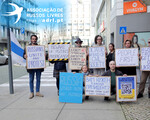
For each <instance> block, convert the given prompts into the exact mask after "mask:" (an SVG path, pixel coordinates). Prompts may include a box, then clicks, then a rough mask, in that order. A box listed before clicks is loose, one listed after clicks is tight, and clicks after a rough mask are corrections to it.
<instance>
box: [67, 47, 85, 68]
mask: <svg viewBox="0 0 150 120" xmlns="http://www.w3.org/2000/svg"><path fill="white" fill-rule="evenodd" d="M83 65H86V48H70V50H69V68H70V69H71V70H81V67H82V66H83Z"/></svg>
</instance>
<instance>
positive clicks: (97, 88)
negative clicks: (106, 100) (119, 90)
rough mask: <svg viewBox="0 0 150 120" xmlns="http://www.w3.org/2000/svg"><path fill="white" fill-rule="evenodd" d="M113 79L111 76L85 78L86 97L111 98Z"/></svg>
mask: <svg viewBox="0 0 150 120" xmlns="http://www.w3.org/2000/svg"><path fill="white" fill-rule="evenodd" d="M110 91H111V78H110V77H109V76H100V77H94V76H92V77H89V76H86V78H85V95H87V96H107V97H108V96H110V95H111V94H110Z"/></svg>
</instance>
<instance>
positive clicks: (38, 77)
mask: <svg viewBox="0 0 150 120" xmlns="http://www.w3.org/2000/svg"><path fill="white" fill-rule="evenodd" d="M35 73H36V92H39V91H40V82H41V70H39V69H33V70H32V71H31V72H30V73H29V86H30V92H31V93H33V92H34V74H35Z"/></svg>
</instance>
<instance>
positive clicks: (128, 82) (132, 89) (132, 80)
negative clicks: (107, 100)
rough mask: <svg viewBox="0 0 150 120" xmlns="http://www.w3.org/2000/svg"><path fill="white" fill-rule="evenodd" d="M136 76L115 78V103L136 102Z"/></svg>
mask: <svg viewBox="0 0 150 120" xmlns="http://www.w3.org/2000/svg"><path fill="white" fill-rule="evenodd" d="M136 83H137V80H136V76H128V77H122V76H117V77H116V101H117V102H122V101H136V100H137V91H136V90H137V89H136Z"/></svg>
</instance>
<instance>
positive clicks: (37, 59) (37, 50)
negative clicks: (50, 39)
mask: <svg viewBox="0 0 150 120" xmlns="http://www.w3.org/2000/svg"><path fill="white" fill-rule="evenodd" d="M26 54H27V69H40V68H45V67H46V62H45V47H44V46H43V45H41V46H40V45H35V46H31V45H30V46H26Z"/></svg>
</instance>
